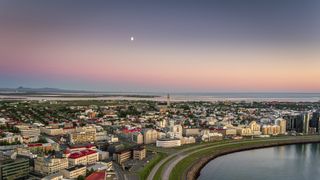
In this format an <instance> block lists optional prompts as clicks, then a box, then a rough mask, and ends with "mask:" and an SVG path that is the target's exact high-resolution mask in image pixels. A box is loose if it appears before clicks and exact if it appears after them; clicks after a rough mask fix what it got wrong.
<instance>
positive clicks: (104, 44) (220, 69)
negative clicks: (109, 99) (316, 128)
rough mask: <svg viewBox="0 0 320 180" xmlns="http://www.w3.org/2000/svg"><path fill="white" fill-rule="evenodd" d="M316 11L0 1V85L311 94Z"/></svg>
mask: <svg viewBox="0 0 320 180" xmlns="http://www.w3.org/2000/svg"><path fill="white" fill-rule="evenodd" d="M318 5H320V4H318V3H314V2H308V3H307V2H305V1H303V2H299V3H298V2H297V3H293V2H291V1H290V3H288V2H284V1H283V2H278V1H275V0H274V2H272V0H271V1H268V2H266V3H265V4H263V5H261V4H260V3H254V2H252V1H248V2H247V4H246V5H244V3H237V2H236V1H235V2H233V3H225V2H224V1H221V2H218V1H217V2H215V1H212V2H211V1H207V2H203V3H195V2H188V3H185V4H182V3H181V2H179V1H167V2H166V1H165V0H163V1H159V2H157V3H150V2H142V1H141V2H139V3H137V2H135V3H132V2H127V3H119V2H118V1H110V2H109V1H108V2H104V3H100V2H95V3H89V4H88V3H83V2H82V3H66V2H61V3H60V2H59V3H58V2H50V3H49V2H42V3H39V2H33V3H31V2H30V3H26V4H23V3H22V4H19V3H12V4H11V3H9V2H8V3H4V2H0V8H1V11H0V26H1V28H0V40H1V44H0V87H18V86H26V87H53V88H62V89H83V90H99V91H156V92H159V91H160V92H217V91H218V92H220V91H222V92H223V91H228V92H234V91H250V92H252V91H258V92H270V91H272V92H320V71H319V67H320V39H319V37H320V36H319V35H320V24H319V21H318V20H319V17H320V13H319V11H318V9H319V8H318V7H320V6H318ZM131 36H133V37H134V39H135V40H134V41H131V40H130V37H131Z"/></svg>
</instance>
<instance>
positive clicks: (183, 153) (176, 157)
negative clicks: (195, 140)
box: [147, 137, 294, 180]
mask: <svg viewBox="0 0 320 180" xmlns="http://www.w3.org/2000/svg"><path fill="white" fill-rule="evenodd" d="M293 138H294V137H293ZM293 138H291V137H285V138H276V139H260V140H254V141H255V142H263V141H270V140H271V141H281V140H290V139H293ZM248 141H252V140H242V141H235V142H230V143H227V144H216V145H214V144H212V145H209V146H208V144H203V145H198V146H193V147H189V148H186V149H183V150H180V151H178V152H176V153H174V154H171V155H169V156H168V157H166V158H165V159H163V160H161V161H160V162H159V163H158V164H157V165H156V166H155V167H154V168H153V169H152V171H151V172H150V174H149V176H148V178H147V180H153V179H154V176H155V174H156V173H157V171H158V170H159V168H160V167H161V166H162V165H163V164H164V163H165V165H164V168H163V171H162V174H161V177H162V179H163V180H169V176H170V174H171V171H172V170H173V168H174V167H175V166H176V165H177V164H178V163H179V162H180V161H181V160H182V159H184V158H185V157H187V156H189V155H191V154H193V153H196V152H199V151H202V150H206V149H210V148H213V147H221V146H225V145H235V144H240V143H243V142H248ZM204 146H208V147H204ZM202 147H204V148H202ZM194 149H197V150H195V151H191V150H194ZM187 151H191V152H187ZM169 159H170V160H169ZM168 160H169V161H168ZM166 161H168V162H167V163H166Z"/></svg>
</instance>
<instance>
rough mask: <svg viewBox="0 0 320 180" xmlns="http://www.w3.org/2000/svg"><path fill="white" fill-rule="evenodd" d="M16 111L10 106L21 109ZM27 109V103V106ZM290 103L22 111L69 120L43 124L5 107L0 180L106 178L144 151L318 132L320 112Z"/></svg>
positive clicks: (143, 158)
mask: <svg viewBox="0 0 320 180" xmlns="http://www.w3.org/2000/svg"><path fill="white" fill-rule="evenodd" d="M58 103H59V102H56V103H55V104H54V105H57V104H58ZM104 103H107V102H104ZM9 105H10V104H9ZM9 105H6V106H5V108H7V107H10V106H9ZM18 105H19V103H14V104H12V106H13V107H24V106H18ZM28 105H30V104H29V102H28V104H27V105H25V107H28ZM37 105H38V106H39V104H37ZM50 105H51V102H50V104H49V105H48V106H49V107H50ZM289 105H290V106H289ZM289 105H286V104H275V103H258V104H252V103H251V104H250V103H245V102H238V103H235V102H218V103H209V102H179V103H178V102H176V103H170V97H169V96H168V102H145V101H142V102H139V101H132V102H131V101H128V102H122V101H119V102H112V103H110V104H108V105H105V106H102V105H99V106H98V105H86V106H84V105H81V106H80V105H79V106H75V105H70V106H67V105H66V104H64V106H66V107H67V108H66V109H67V110H66V109H65V110H64V111H66V112H68V113H67V114H65V115H64V114H63V113H64V111H63V112H60V111H59V112H55V111H58V110H52V109H49V108H48V107H45V108H39V109H40V111H37V109H32V108H28V109H26V110H20V111H21V112H25V111H27V110H30V114H32V113H35V114H37V116H36V117H38V116H39V114H41V113H42V114H45V117H47V116H48V115H49V114H50V113H49V112H51V113H53V112H54V113H55V114H58V115H59V117H68V118H71V117H73V119H68V120H66V119H58V120H50V119H46V120H45V121H44V122H43V121H42V120H39V119H36V118H32V116H31V115H30V114H28V115H25V116H23V115H21V113H19V117H21V118H22V119H23V121H22V120H21V121H19V120H16V119H15V118H12V117H11V115H10V113H9V112H11V111H10V109H5V110H4V111H1V112H0V116H3V117H4V118H0V152H1V156H0V157H1V159H0V176H1V177H0V180H1V179H19V178H29V177H30V174H32V176H33V178H37V177H38V178H39V179H57V180H59V179H77V178H79V177H86V178H87V179H95V178H98V177H103V178H105V179H108V178H109V179H112V178H116V177H117V174H118V173H117V171H118V170H117V169H116V168H114V165H120V167H122V168H123V170H125V169H130V168H132V167H134V166H137V167H141V166H144V165H145V164H146V163H147V162H148V159H150V158H152V156H153V155H154V154H153V153H152V152H150V151H149V152H148V151H147V149H148V147H152V148H175V147H179V146H183V145H185V144H195V143H198V142H212V141H221V140H223V139H241V138H253V137H255V138H265V137H270V136H278V135H306V134H320V111H319V110H317V109H316V107H313V104H311V105H310V104H305V105H304V104H302V105H299V107H300V106H303V107H305V108H304V109H303V110H292V109H288V108H287V107H286V106H288V107H291V106H292V104H289ZM0 106H1V104H0ZM255 106H257V107H255ZM275 106H276V107H285V108H283V109H281V108H275ZM53 107H55V106H53ZM2 108H3V107H2ZM308 108H309V109H308ZM13 109H14V108H13ZM47 109H49V110H50V111H48V112H47V111H46V110H47ZM11 110H12V107H11ZM70 114H73V116H72V115H70ZM14 115H15V114H14ZM26 117H29V118H31V119H32V121H31V120H29V119H28V118H26ZM34 119H35V120H37V121H36V122H34V121H35V120H34ZM44 119H45V118H44ZM133 169H135V168H133ZM136 169H138V168H136ZM88 172H90V173H88Z"/></svg>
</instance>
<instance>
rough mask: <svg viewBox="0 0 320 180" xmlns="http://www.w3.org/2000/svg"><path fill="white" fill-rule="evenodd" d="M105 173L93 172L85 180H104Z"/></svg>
mask: <svg viewBox="0 0 320 180" xmlns="http://www.w3.org/2000/svg"><path fill="white" fill-rule="evenodd" d="M105 178H106V173H105V172H93V173H92V174H90V176H88V177H87V178H86V180H105Z"/></svg>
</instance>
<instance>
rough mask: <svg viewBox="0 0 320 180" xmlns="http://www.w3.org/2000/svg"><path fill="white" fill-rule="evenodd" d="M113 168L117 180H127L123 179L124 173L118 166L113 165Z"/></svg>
mask: <svg viewBox="0 0 320 180" xmlns="http://www.w3.org/2000/svg"><path fill="white" fill-rule="evenodd" d="M113 168H114V172H115V173H116V175H117V177H118V180H127V178H126V177H125V173H124V171H123V170H122V168H121V167H120V165H119V164H117V163H113Z"/></svg>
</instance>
